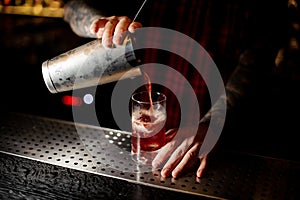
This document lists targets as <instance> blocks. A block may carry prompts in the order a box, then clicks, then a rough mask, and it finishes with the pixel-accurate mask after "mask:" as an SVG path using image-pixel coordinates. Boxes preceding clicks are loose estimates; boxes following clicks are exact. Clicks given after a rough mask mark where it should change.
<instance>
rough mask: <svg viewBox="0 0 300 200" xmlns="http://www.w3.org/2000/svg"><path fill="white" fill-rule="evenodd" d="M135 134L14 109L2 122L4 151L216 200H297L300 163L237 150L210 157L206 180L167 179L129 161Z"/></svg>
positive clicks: (0, 138)
mask: <svg viewBox="0 0 300 200" xmlns="http://www.w3.org/2000/svg"><path fill="white" fill-rule="evenodd" d="M130 137H131V136H130V134H129V133H127V132H122V131H119V130H112V129H107V128H100V127H95V126H90V125H85V124H76V126H75V124H74V123H73V122H68V121H63V120H57V119H49V118H45V117H38V116H32V115H27V114H18V113H10V114H9V115H8V116H5V117H4V118H3V119H2V121H1V122H0V152H4V153H8V154H13V155H17V156H22V157H26V158H29V159H34V160H37V161H42V162H46V163H50V164H53V165H59V166H63V167H68V168H73V169H77V170H81V171H85V172H88V173H95V174H99V175H104V176H109V177H112V178H117V179H123V180H127V181H130V182H135V183H138V184H145V185H149V186H153V187H159V188H163V189H168V190H174V191H179V192H184V193H189V194H194V195H199V196H206V197H211V198H215V199H261V200H264V199H272V200H276V199H294V198H295V199H297V198H299V197H300V195H299V194H298V191H299V189H300V186H299V184H297V183H298V180H299V178H300V164H299V163H295V162H291V161H285V160H278V159H271V158H265V157H259V156H254V155H248V154H239V153H236V152H224V154H222V155H221V154H220V155H219V157H218V159H213V160H212V161H211V166H210V167H209V169H208V171H207V175H206V176H205V177H203V178H201V180H199V179H198V178H197V177H195V175H194V173H190V174H187V175H185V176H184V177H182V178H179V179H174V178H165V179H164V178H162V177H161V176H160V172H159V171H151V169H150V168H147V167H144V168H143V167H141V166H136V165H135V163H134V162H133V161H132V160H131V159H130V157H129V155H130Z"/></svg>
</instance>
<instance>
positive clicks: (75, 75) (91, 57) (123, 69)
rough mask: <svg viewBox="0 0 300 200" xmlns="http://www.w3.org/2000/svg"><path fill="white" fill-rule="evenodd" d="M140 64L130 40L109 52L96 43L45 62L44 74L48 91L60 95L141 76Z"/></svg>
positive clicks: (98, 42)
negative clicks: (59, 93) (138, 64)
mask: <svg viewBox="0 0 300 200" xmlns="http://www.w3.org/2000/svg"><path fill="white" fill-rule="evenodd" d="M136 60H137V59H136V57H135V54H134V50H133V46H132V41H131V39H130V38H128V37H127V38H126V39H125V40H124V44H122V45H115V46H114V47H109V48H108V47H104V46H103V45H102V43H101V40H100V39H96V40H93V41H91V42H89V43H86V44H84V45H82V46H79V47H77V48H75V49H72V50H70V51H68V52H65V53H63V54H60V55H58V56H56V57H54V58H52V59H50V60H47V61H45V62H43V64H42V74H43V78H44V82H45V84H46V86H47V88H48V90H49V91H50V92H51V93H58V92H63V91H69V90H73V89H79V88H85V87H90V86H96V85H101V84H105V83H109V82H113V81H117V80H119V79H124V78H134V77H136V76H139V75H141V71H140V69H139V68H138V67H136V65H135V64H134V63H135V62H136Z"/></svg>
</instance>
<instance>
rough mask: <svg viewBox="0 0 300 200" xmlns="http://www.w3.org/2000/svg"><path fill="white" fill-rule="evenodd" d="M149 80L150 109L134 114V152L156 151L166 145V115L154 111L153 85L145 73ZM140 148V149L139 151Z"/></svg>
mask: <svg viewBox="0 0 300 200" xmlns="http://www.w3.org/2000/svg"><path fill="white" fill-rule="evenodd" d="M144 77H145V79H146V80H147V93H148V95H149V102H150V108H149V109H148V110H139V111H138V112H136V113H135V112H133V113H132V139H131V140H132V152H133V153H139V152H140V151H148V152H149V151H156V150H158V149H160V148H161V147H163V146H164V145H165V143H166V135H165V131H166V130H165V121H166V113H165V112H162V111H158V110H154V109H153V101H152V96H151V92H152V85H151V81H150V78H149V76H148V75H147V74H146V73H144ZM138 147H139V149H138Z"/></svg>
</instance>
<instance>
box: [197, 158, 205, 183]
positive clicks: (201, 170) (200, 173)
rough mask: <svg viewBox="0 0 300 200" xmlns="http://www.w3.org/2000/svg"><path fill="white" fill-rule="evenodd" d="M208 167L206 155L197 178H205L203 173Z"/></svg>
mask: <svg viewBox="0 0 300 200" xmlns="http://www.w3.org/2000/svg"><path fill="white" fill-rule="evenodd" d="M206 165H207V155H205V156H204V157H203V158H201V159H200V165H199V168H198V170H197V172H196V176H197V177H199V178H200V177H202V176H203V173H204V171H205V168H206Z"/></svg>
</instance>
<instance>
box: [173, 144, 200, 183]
mask: <svg viewBox="0 0 300 200" xmlns="http://www.w3.org/2000/svg"><path fill="white" fill-rule="evenodd" d="M198 152H199V147H197V146H196V145H195V146H193V147H192V148H191V149H190V150H188V152H187V153H186V154H185V155H184V156H183V158H182V159H181V160H180V162H179V163H178V164H177V166H176V167H175V168H174V170H173V171H172V177H173V178H177V177H179V176H180V175H181V174H182V173H184V172H185V171H187V170H188V169H191V168H192V167H194V166H195V165H196V163H197V160H198Z"/></svg>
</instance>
